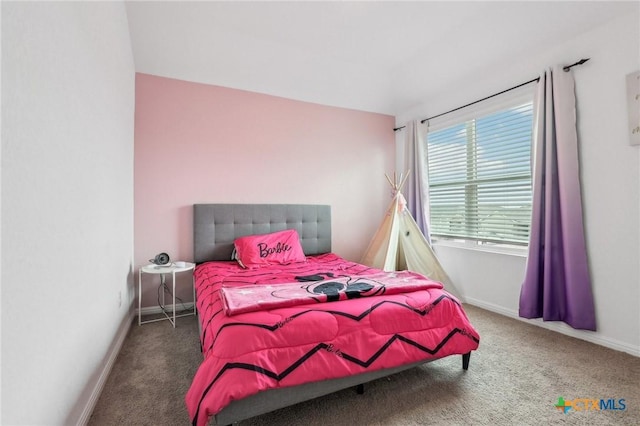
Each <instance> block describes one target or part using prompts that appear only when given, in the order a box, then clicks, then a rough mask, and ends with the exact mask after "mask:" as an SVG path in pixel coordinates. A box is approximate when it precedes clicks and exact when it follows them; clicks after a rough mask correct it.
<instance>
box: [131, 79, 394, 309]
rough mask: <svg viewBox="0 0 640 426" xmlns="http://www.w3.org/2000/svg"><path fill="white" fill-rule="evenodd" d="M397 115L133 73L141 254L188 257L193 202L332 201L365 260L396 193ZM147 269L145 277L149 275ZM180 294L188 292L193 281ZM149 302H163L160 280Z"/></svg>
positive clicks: (342, 242) (336, 231)
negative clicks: (392, 186)
mask: <svg viewBox="0 0 640 426" xmlns="http://www.w3.org/2000/svg"><path fill="white" fill-rule="evenodd" d="M394 124H395V122H394V117H392V116H388V115H382V114H375V113H369V112H363V111H356V110H349V109H343V108H335V107H330V106H324V105H318V104H312V103H306V102H300V101H294V100H290V99H284V98H279V97H275V96H269V95H263V94H259V93H253V92H247V91H242V90H236V89H230V88H225V87H219V86H211V85H205V84H199V83H191V82H186V81H182V80H174V79H169V78H164V77H156V76H152V75H148V74H140V73H138V74H136V112H135V154H134V162H135V164H134V191H135V193H134V212H135V213H134V237H135V241H134V256H135V263H136V265H135V266H136V270H137V268H138V267H139V266H140V265H144V264H146V263H147V261H148V259H150V258H152V257H153V256H154V255H156V254H157V253H159V252H163V251H164V252H167V253H169V255H170V256H171V258H172V259H174V260H188V261H189V260H192V257H193V238H192V222H193V220H192V205H193V204H195V203H291V204H293V203H305V204H315V203H318V204H329V205H331V207H332V217H333V227H332V234H333V251H334V252H335V253H337V254H339V255H341V256H343V257H345V258H347V259H350V260H359V259H360V256H361V255H362V253H363V252H364V250H365V249H366V247H367V244H368V243H369V241H370V239H371V237H372V235H373V232H374V231H375V229H377V227H378V225H379V224H380V222H381V220H382V218H383V215H384V212H385V210H386V207H387V204H388V203H389V200H390V193H389V188H388V183H387V182H386V179H385V178H384V173H385V172H387V173H388V172H393V167H394V162H395V142H394V134H393V127H394ZM146 279H147V278H146V277H145V281H144V282H145V283H146V282H147V281H146ZM178 286H179V287H180V291H178V292H177V293H178V295H179V296H181V297H183V298H184V300H185V301H191V299H192V297H191V296H190V292H189V290H188V285H187V283H184V282H181V281H179V282H178ZM146 288H147V290H144V291H143V306H154V305H155V304H156V301H155V300H156V296H155V287H154V286H149V287H146Z"/></svg>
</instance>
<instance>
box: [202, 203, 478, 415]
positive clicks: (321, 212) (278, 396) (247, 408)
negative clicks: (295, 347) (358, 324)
mask: <svg viewBox="0 0 640 426" xmlns="http://www.w3.org/2000/svg"><path fill="white" fill-rule="evenodd" d="M283 229H296V230H297V231H298V233H299V235H300V238H301V242H302V248H303V250H304V252H305V254H306V255H313V254H320V253H327V252H330V251H331V208H330V207H329V206H326V205H306V204H304V205H301V204H195V205H194V206H193V232H194V234H193V237H194V239H193V240H194V261H195V262H196V263H202V262H207V261H211V260H230V259H231V252H232V251H233V241H234V239H235V238H237V237H241V236H245V235H253V234H266V233H269V232H275V231H281V230H283ZM424 363H425V362H418V363H415V364H409V365H405V366H401V367H396V368H391V369H386V370H379V371H372V372H369V373H363V374H359V375H355V376H350V377H344V378H341V379H332V380H325V381H322V382H314V383H307V384H304V385H300V386H294V387H288V388H279V389H272V390H268V391H264V392H260V393H258V394H255V395H252V396H250V397H248V398H245V399H242V400H239V401H233V402H232V403H231V404H229V405H228V406H227V407H225V408H224V409H223V410H222V411H221V412H219V413H218V414H217V415H215V416H214V417H212V419H211V422H212V423H213V424H216V425H226V424H232V423H234V422H238V421H240V420H244V419H248V418H251V417H255V416H258V415H260V414H264V413H268V412H270V411H274V410H277V409H279V408H284V407H288V406H290V405H293V404H297V403H299V402H302V401H307V400H309V399H313V398H317V397H320V396H323V395H327V394H330V393H333V392H336V391H339V390H342V389H345V388H348V387H352V386H357V385H360V384H363V383H366V382H370V381H372V380H375V379H379V378H382V377H386V376H388V375H391V374H395V373H398V372H400V371H403V370H407V369H409V368H413V367H416V366H418V365H421V364H424ZM468 364H469V354H466V355H464V356H463V368H464V369H465V370H466V369H467V367H468Z"/></svg>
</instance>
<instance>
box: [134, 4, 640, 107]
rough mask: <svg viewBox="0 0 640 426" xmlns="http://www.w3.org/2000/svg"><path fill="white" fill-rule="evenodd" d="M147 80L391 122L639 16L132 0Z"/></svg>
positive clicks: (568, 7)
mask: <svg viewBox="0 0 640 426" xmlns="http://www.w3.org/2000/svg"><path fill="white" fill-rule="evenodd" d="M126 9H127V16H128V20H129V30H130V36H131V43H132V49H133V55H134V61H135V67H136V71H137V72H142V73H148V74H154V75H159V76H164V77H171V78H177V79H181V80H188V81H194V82H200V83H206V84H213V85H219V86H225V87H231V88H236V89H242V90H249V91H253V92H259V93H265V94H269V95H274V96H281V97H285V98H290V99H296V100H302V101H307V102H314V103H319V104H324V105H331V106H339V107H345V108H351V109H358V110H363V111H371V112H379V113H384V114H390V115H397V114H398V113H400V112H402V111H403V110H406V109H408V108H411V107H413V106H415V105H416V104H419V103H421V102H424V101H425V100H426V99H429V97H430V96H431V95H433V94H435V93H437V92H438V91H440V90H441V88H442V87H455V85H456V84H457V83H458V82H460V81H463V79H465V78H468V77H469V76H470V75H473V73H474V71H477V70H485V69H491V68H493V69H495V66H496V64H500V63H501V62H504V61H505V58H511V57H515V55H517V54H521V52H523V51H526V50H527V49H534V50H540V49H542V48H544V47H545V46H553V45H554V43H557V40H562V41H564V40H567V39H570V38H573V37H575V36H577V35H579V34H581V33H583V32H586V31H588V30H590V29H592V28H593V27H595V26H598V25H600V24H602V23H604V22H606V21H608V20H610V19H613V18H615V17H617V16H620V15H623V14H626V13H636V14H637V13H638V8H637V1H636V2H611V1H599V2H596V1H586V2H582V1H550V2H538V1H526V2H506V1H498V2H487V1H470V2H464V1H450V2H445V1H421V2H404V1H403V2H375V1H354V2H347V1H318V2H308V1H295V2H294V1H289V2H272V1H259V2H244V1H209V2H202V1H201V2H183V1H159V2H148V1H130V2H127V3H126Z"/></svg>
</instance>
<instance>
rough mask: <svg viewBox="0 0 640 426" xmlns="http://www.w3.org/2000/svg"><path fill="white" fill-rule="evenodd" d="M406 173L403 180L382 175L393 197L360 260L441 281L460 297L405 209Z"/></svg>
mask: <svg viewBox="0 0 640 426" xmlns="http://www.w3.org/2000/svg"><path fill="white" fill-rule="evenodd" d="M408 175H409V173H407V175H406V176H405V177H404V179H403V177H402V174H401V175H400V178H399V179H396V176H395V174H394V180H393V181H392V180H391V179H390V178H389V176H388V175H386V174H385V176H386V178H387V180H388V181H389V183H390V184H391V188H392V190H393V194H394V195H393V200H392V201H391V204H390V205H389V208H388V209H387V213H386V215H385V218H384V220H383V222H382V225H380V228H379V229H378V230H377V231H376V234H375V235H374V237H373V239H372V240H371V243H369V247H368V248H367V250H366V252H365V254H364V256H363V257H362V260H361V261H360V263H362V264H365V265H367V266H371V267H373V268H378V269H383V270H385V271H402V270H410V271H413V272H417V273H419V274H422V275H424V276H426V277H429V278H431V279H432V280H434V281H439V282H441V283H442V284H443V285H444V288H445V290H447V291H448V292H449V293H451V294H453V295H454V296H456V297H458V298H460V293H459V292H458V290H457V289H456V288H455V286H454V285H453V283H452V282H451V279H450V278H449V276H448V275H447V273H446V272H445V271H444V269H443V268H442V265H440V262H439V261H438V259H437V258H436V255H435V253H434V251H433V249H432V248H431V245H430V244H429V242H428V241H427V239H426V238H425V236H424V235H423V234H422V232H421V231H420V228H418V225H417V224H416V222H415V220H414V219H413V217H412V216H411V213H410V212H409V210H408V209H407V202H406V200H405V198H404V196H403V195H402V192H401V190H402V186H403V185H404V183H405V182H406V179H407V176H408Z"/></svg>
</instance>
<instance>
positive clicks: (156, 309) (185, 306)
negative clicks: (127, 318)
mask: <svg viewBox="0 0 640 426" xmlns="http://www.w3.org/2000/svg"><path fill="white" fill-rule="evenodd" d="M176 307H177V308H178V311H176V312H180V311H182V310H189V309H193V302H187V303H176ZM164 308H165V310H166V311H167V312H173V304H167V305H165V307H164ZM140 313H141V314H142V315H153V314H161V313H162V308H161V307H160V306H147V307H144V308H142V309H140ZM135 315H136V316H138V309H136V311H135Z"/></svg>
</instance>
